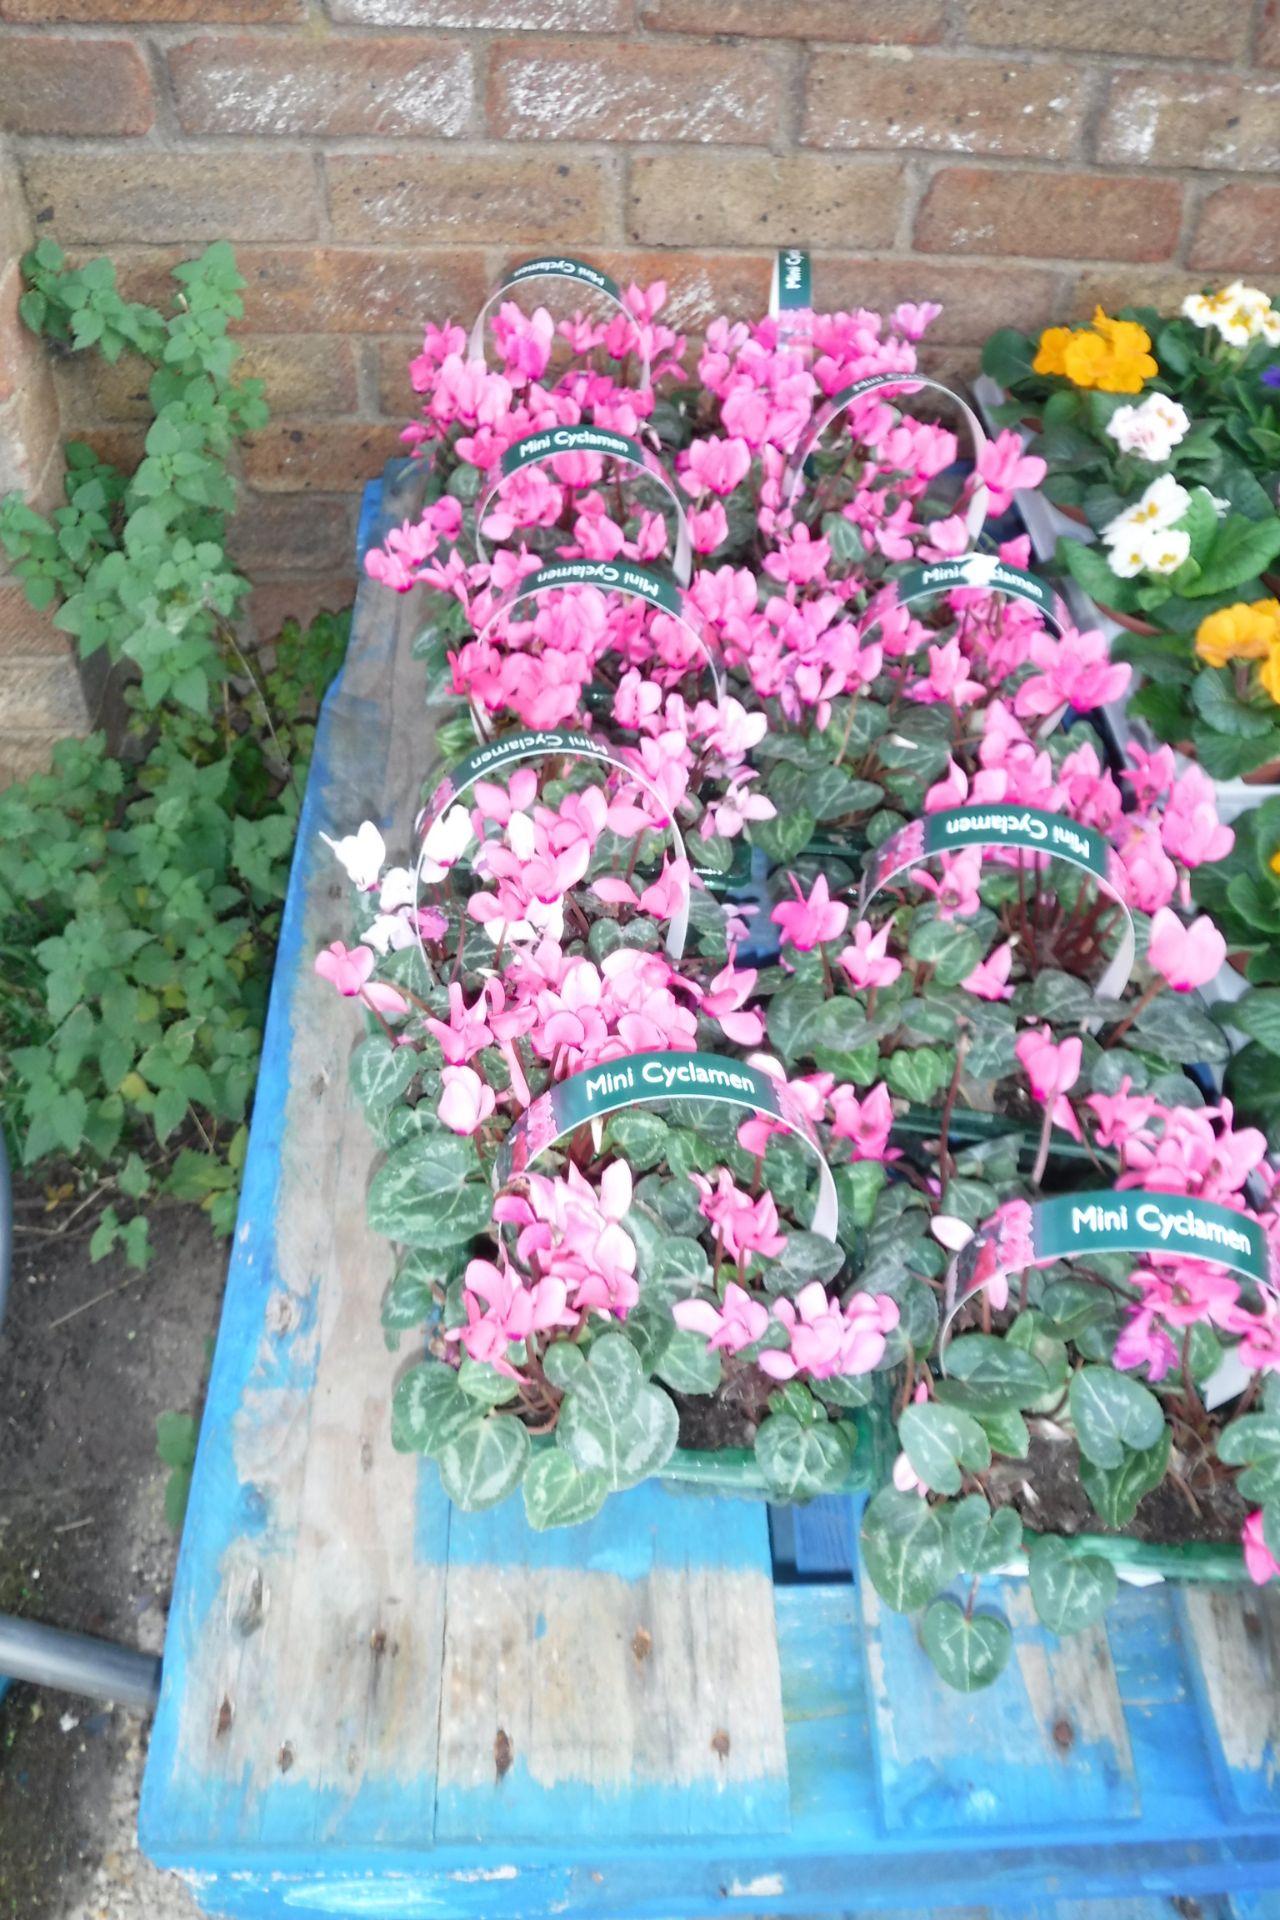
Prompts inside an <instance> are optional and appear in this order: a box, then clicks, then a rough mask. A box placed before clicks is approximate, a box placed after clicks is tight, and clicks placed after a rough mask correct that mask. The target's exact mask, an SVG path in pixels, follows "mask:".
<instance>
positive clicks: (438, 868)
mask: <svg viewBox="0 0 1280 1920" xmlns="http://www.w3.org/2000/svg"><path fill="white" fill-rule="evenodd" d="M474 839H475V834H474V832H473V831H472V827H471V815H470V814H469V813H468V812H467V810H466V808H465V807H450V809H449V811H448V813H442V814H441V816H440V818H439V819H438V820H433V821H432V823H431V828H430V830H429V832H428V834H427V837H426V839H425V841H424V842H423V845H422V857H421V859H420V860H419V862H418V874H419V877H420V878H421V879H423V880H429V881H431V880H443V879H444V877H445V875H446V873H448V871H449V869H450V867H452V866H454V865H455V864H456V863H457V861H459V860H460V859H461V858H462V856H463V854H464V853H465V852H466V850H467V848H468V847H469V846H470V845H471V842H472V841H473V840H474Z"/></svg>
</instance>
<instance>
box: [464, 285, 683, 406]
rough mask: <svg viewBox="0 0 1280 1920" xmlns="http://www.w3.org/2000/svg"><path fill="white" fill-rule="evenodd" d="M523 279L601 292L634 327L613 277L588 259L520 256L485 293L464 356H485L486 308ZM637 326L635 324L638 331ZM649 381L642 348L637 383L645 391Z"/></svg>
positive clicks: (473, 358) (646, 357) (646, 359)
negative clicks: (573, 284) (567, 283)
mask: <svg viewBox="0 0 1280 1920" xmlns="http://www.w3.org/2000/svg"><path fill="white" fill-rule="evenodd" d="M526 280H573V281H576V282H577V284H578V285H579V286H582V287H589V288H591V290H592V291H593V292H595V293H602V294H603V295H604V296H605V298H606V300H611V301H612V302H613V304H614V306H615V307H616V308H617V309H618V311H619V313H623V314H626V317H627V319H628V320H630V321H631V324H632V326H633V327H635V325H636V322H635V318H634V316H633V315H632V314H631V313H630V312H629V311H628V308H627V304H626V302H625V301H624V299H623V298H622V291H621V289H620V287H619V286H618V283H617V281H616V280H611V279H610V278H609V275H608V274H607V273H601V271H600V269H599V267H593V266H592V265H591V264H590V262H589V261H586V260H574V259H570V258H566V257H565V256H564V255H563V254H540V255H539V256H538V258H537V259H536V260H522V261H521V262H520V265H519V266H518V267H512V269H511V271H510V273H508V274H505V275H504V276H503V278H502V279H501V280H499V282H498V284H497V286H496V287H494V288H493V290H492V292H491V293H490V294H489V295H488V297H487V298H486V300H485V303H484V305H483V306H482V307H481V309H480V311H479V313H478V314H477V315H476V317H475V320H474V321H473V323H472V327H471V337H470V339H469V340H468V342H467V357H468V359H470V360H483V359H484V357H485V356H484V328H485V321H486V320H487V319H488V318H489V310H490V308H491V307H492V306H493V305H494V303H495V301H498V300H500V299H501V298H502V296H503V294H504V293H510V292H511V290H512V288H513V287H520V286H523V285H524V283H525V281H526ZM638 331H639V329H638V328H637V332H638ZM648 385H649V355H648V353H647V352H645V351H644V350H643V348H642V349H641V377H640V387H641V390H642V391H644V390H645V389H647V388H648Z"/></svg>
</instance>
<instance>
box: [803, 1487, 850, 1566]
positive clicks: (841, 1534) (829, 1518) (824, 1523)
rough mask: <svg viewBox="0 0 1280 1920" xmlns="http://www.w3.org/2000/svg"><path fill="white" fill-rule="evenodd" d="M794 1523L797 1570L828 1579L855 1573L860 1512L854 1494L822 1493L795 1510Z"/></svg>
mask: <svg viewBox="0 0 1280 1920" xmlns="http://www.w3.org/2000/svg"><path fill="white" fill-rule="evenodd" d="M858 1504H859V1506H860V1505H861V1504H862V1503H861V1502H860V1503H858ZM793 1525H794V1544H795V1556H796V1560H795V1564H796V1572H797V1573H799V1574H806V1575H808V1576H809V1577H810V1578H811V1579H819V1578H820V1579H826V1580H838V1579H840V1578H841V1576H843V1577H845V1578H846V1579H847V1578H849V1577H851V1576H852V1573H853V1554H854V1542H855V1540H856V1538H857V1513H856V1511H855V1503H854V1500H853V1498H852V1496H851V1495H849V1494H847V1493H823V1494H819V1495H818V1498H817V1499H816V1500H810V1501H809V1502H808V1503H807V1504H806V1505H805V1506H803V1507H797V1508H796V1509H795V1513H794V1520H793Z"/></svg>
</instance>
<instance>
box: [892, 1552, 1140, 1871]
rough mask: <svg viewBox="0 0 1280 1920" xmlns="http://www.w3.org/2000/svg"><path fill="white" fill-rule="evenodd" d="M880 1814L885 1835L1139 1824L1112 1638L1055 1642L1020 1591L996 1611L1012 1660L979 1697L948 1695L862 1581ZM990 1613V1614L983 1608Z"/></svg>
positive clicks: (899, 1618) (1012, 1584) (1013, 1584)
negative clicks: (1006, 1629)
mask: <svg viewBox="0 0 1280 1920" xmlns="http://www.w3.org/2000/svg"><path fill="white" fill-rule="evenodd" d="M859 1591H860V1593H861V1597H862V1621H863V1629H864V1636H865V1638H864V1646H865V1651H866V1658H867V1671H868V1675H869V1679H870V1703H871V1725H872V1732H873V1736H874V1742H875V1751H876V1760H877V1772H878V1779H879V1795H880V1813H881V1818H882V1820H883V1822H884V1825H885V1828H886V1830H887V1831H888V1832H890V1833H895V1832H908V1831H910V1832H917V1831H921V1830H927V1831H929V1832H936V1831H938V1830H939V1829H940V1828H942V1829H946V1828H962V1829H964V1830H967V1831H971V1830H972V1829H973V1828H974V1827H975V1826H976V1827H986V1828H997V1829H1010V1830H1018V1829H1025V1828H1027V1827H1040V1826H1044V1827H1055V1828H1057V1829H1058V1830H1059V1831H1063V1830H1065V1829H1067V1828H1069V1827H1070V1825H1071V1824H1072V1823H1073V1822H1080V1821H1097V1820H1133V1819H1136V1818H1137V1817H1138V1815H1139V1814H1140V1813H1141V1811H1142V1799H1141V1795H1140V1792H1139V1789H1138V1782H1137V1777H1136V1774H1135V1771H1134V1765H1133V1753H1132V1750H1131V1748H1130V1744H1129V1732H1128V1727H1127V1725H1126V1723H1125V1715H1124V1708H1123V1706H1122V1704H1121V1700H1120V1694H1119V1689H1118V1687H1117V1684H1116V1674H1115V1667H1114V1665H1113V1663H1112V1659H1111V1651H1110V1648H1109V1646H1108V1644H1107V1637H1106V1633H1105V1631H1104V1629H1103V1628H1101V1627H1098V1628H1095V1629H1092V1630H1090V1631H1087V1632H1085V1633H1082V1634H1075V1635H1072V1636H1071V1637H1070V1638H1068V1639H1065V1640H1061V1641H1059V1640H1057V1639H1056V1638H1055V1637H1054V1635H1052V1634H1049V1633H1047V1632H1046V1631H1045V1630H1044V1629H1043V1628H1042V1627H1041V1626H1040V1624H1039V1622H1038V1621H1037V1619H1036V1616H1035V1609H1034V1607H1033V1605H1032V1603H1031V1596H1030V1593H1029V1591H1028V1589H1027V1587H1026V1585H1025V1584H1024V1583H1023V1582H1021V1581H1015V1580H1005V1581H1001V1582H999V1583H998V1585H996V1586H992V1587H991V1588H990V1589H989V1592H988V1596H987V1598H988V1600H989V1602H990V1603H993V1604H995V1605H996V1606H997V1607H998V1610H999V1611H1000V1612H1002V1613H1003V1614H1004V1615H1005V1617H1006V1618H1007V1620H1008V1621H1009V1624H1010V1626H1011V1627H1012V1628H1013V1630H1014V1656H1013V1658H1012V1659H1011V1660H1010V1662H1009V1665H1008V1666H1007V1667H1006V1668H1005V1671H1004V1672H1003V1673H1002V1674H1001V1676H1000V1678H999V1679H998V1680H997V1681H996V1682H995V1684H994V1685H993V1686H991V1687H988V1688H986V1689H985V1690H984V1691H983V1692H982V1693H980V1694H976V1695H966V1694H959V1693H955V1692H952V1691H951V1690H950V1689H949V1688H946V1687H943V1686H942V1685H940V1683H939V1681H938V1678H937V1675H936V1674H935V1673H934V1670H933V1667H932V1665H931V1663H930V1661H929V1657H928V1655H927V1654H926V1653H925V1652H924V1650H923V1648H922V1647H921V1646H920V1644H919V1640H918V1638H917V1633H916V1626H915V1623H914V1621H912V1620H910V1619H907V1618H905V1617H904V1616H903V1615H901V1614H896V1613H892V1612H890V1611H889V1609H888V1608H886V1607H884V1606H883V1605H882V1603H881V1601H880V1599H879V1596H878V1595H877V1593H876V1591H875V1589H874V1587H873V1586H872V1585H871V1582H870V1581H869V1580H864V1581H862V1583H861V1585H860V1589H859ZM980 1604H981V1602H980Z"/></svg>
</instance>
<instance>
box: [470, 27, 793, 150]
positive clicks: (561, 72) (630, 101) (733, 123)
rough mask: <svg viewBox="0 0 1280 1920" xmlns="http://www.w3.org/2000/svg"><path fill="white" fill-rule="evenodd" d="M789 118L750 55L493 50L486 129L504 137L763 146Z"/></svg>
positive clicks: (554, 46) (640, 44)
mask: <svg viewBox="0 0 1280 1920" xmlns="http://www.w3.org/2000/svg"><path fill="white" fill-rule="evenodd" d="M783 112H784V108H783V86H782V75H781V71H780V69H779V67H778V66H777V64H776V63H775V61H774V59H773V57H772V56H771V55H768V54H761V53H759V52H758V51H756V50H755V49H752V48H747V47H688V46H664V45H662V44H660V43H658V42H656V41H647V40H639V41H628V42H626V43H625V44H624V45H619V44H618V43H617V42H615V41H608V40H540V41H534V42H532V43H530V42H529V41H521V40H499V41H496V42H495V43H494V45H493V46H492V47H491V48H490V50H489V92H488V117H489V131H490V133H491V134H493V135H495V136H496V137H497V138H499V139H506V140H556V141H560V140H704V141H705V140H723V141H737V142H745V143H753V142H754V143H755V144H758V145H767V144H768V143H769V142H770V141H771V140H772V139H773V138H774V137H775V135H776V133H777V130H778V127H779V124H780V122H781V120H782V118H783Z"/></svg>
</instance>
